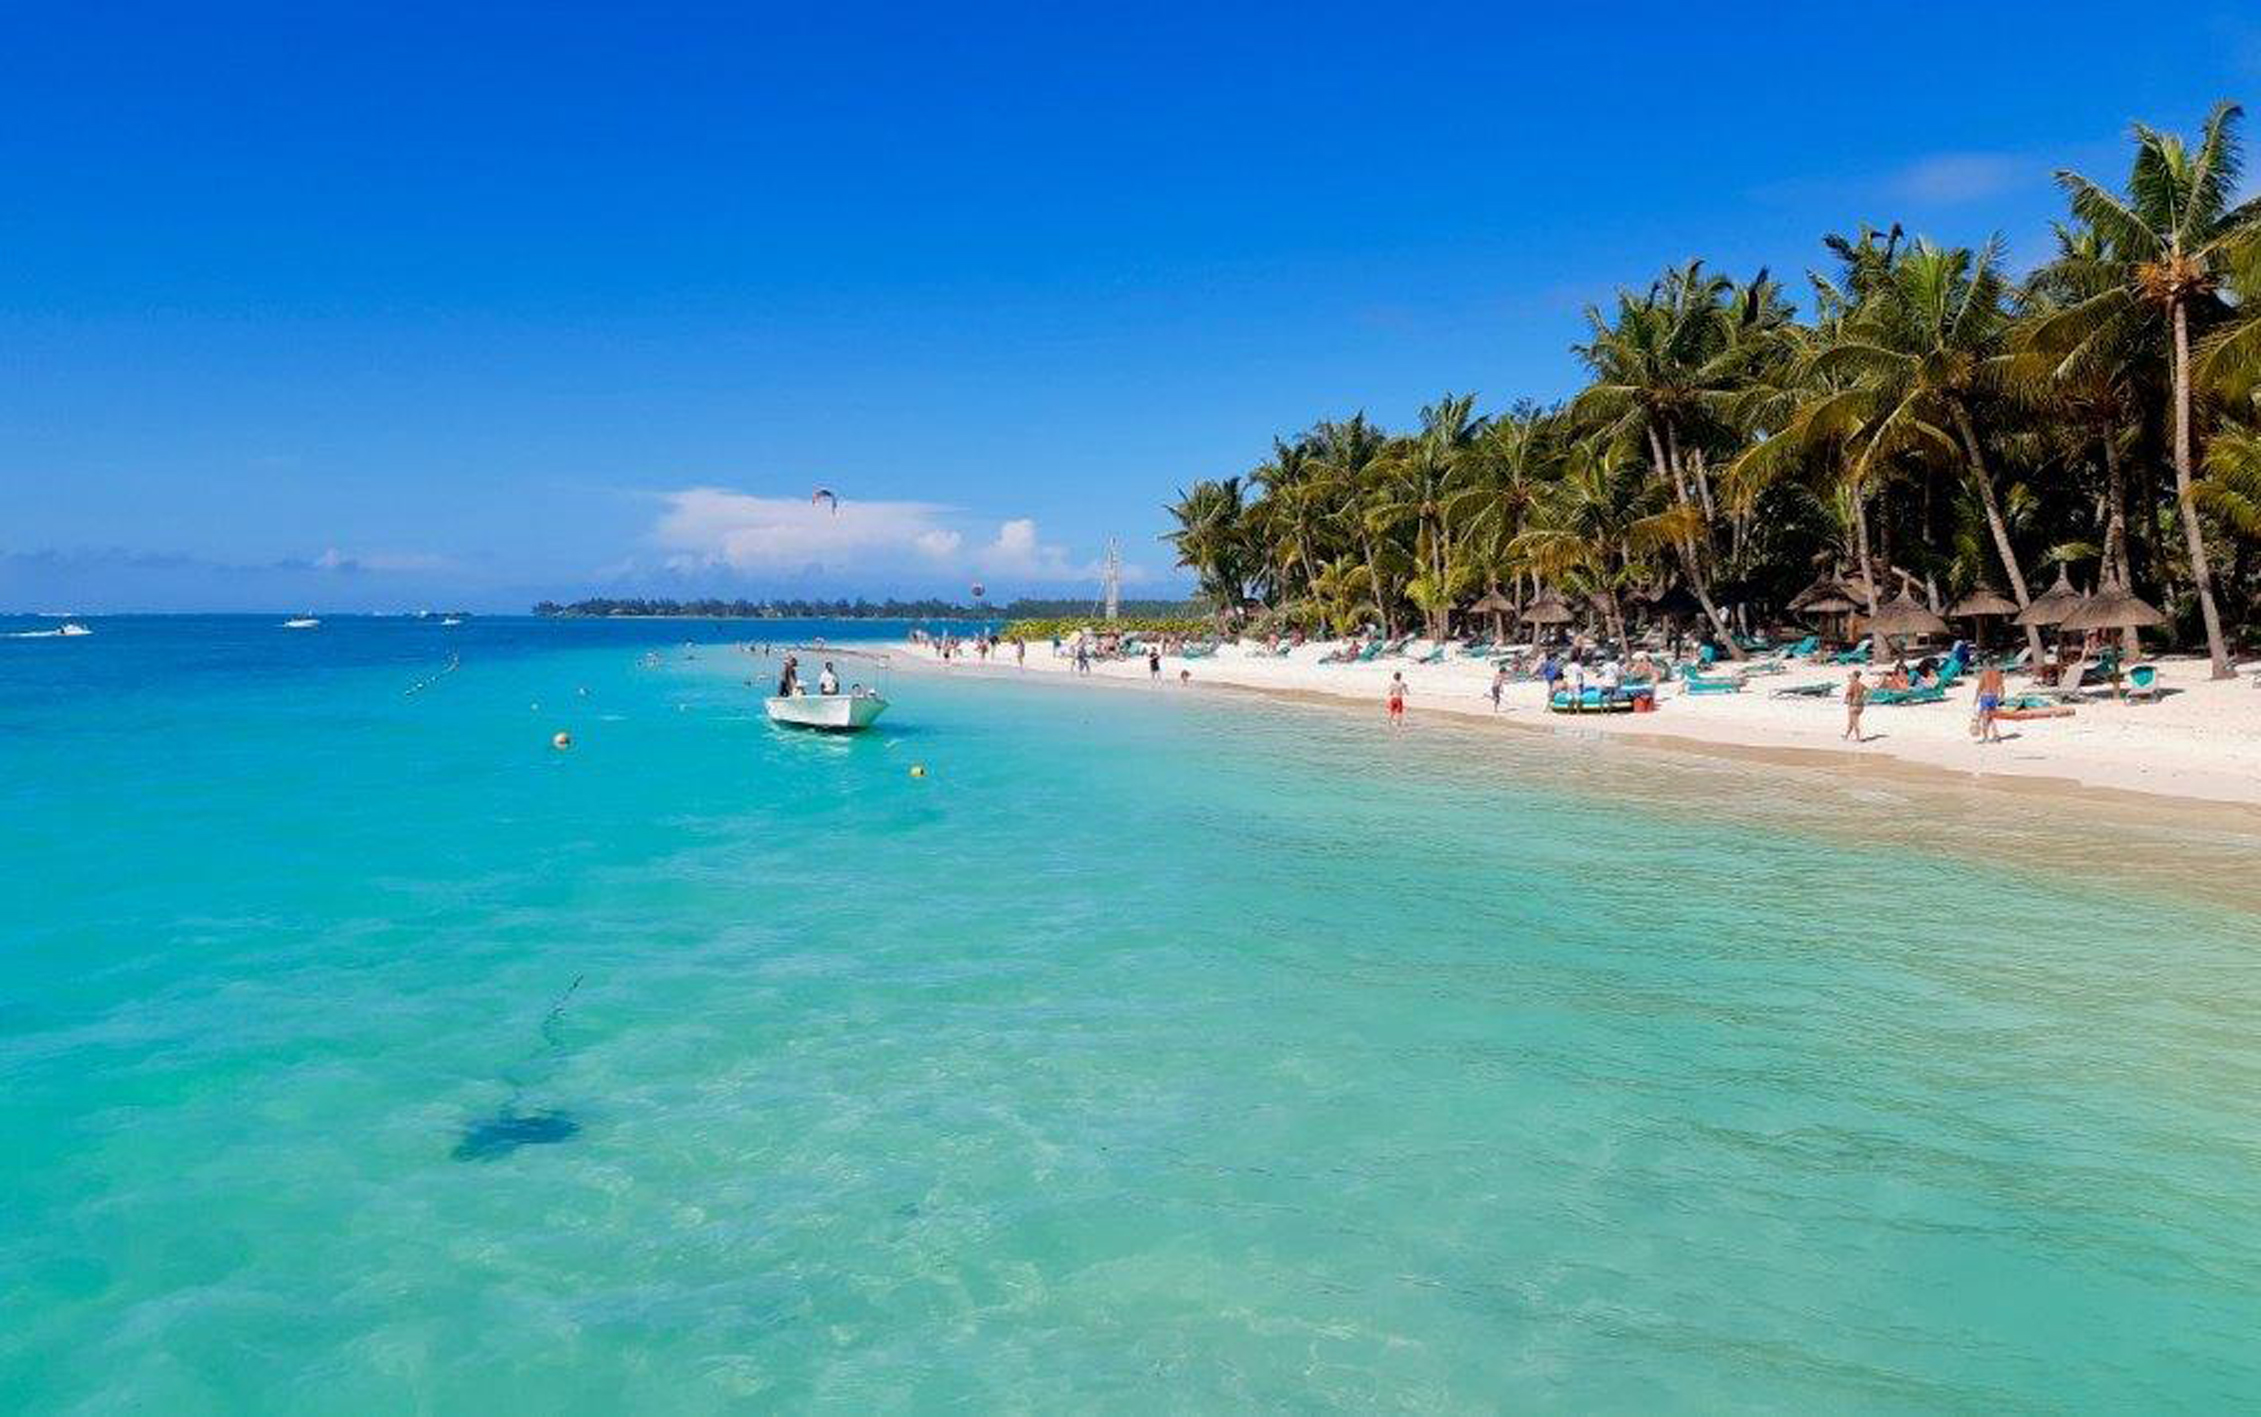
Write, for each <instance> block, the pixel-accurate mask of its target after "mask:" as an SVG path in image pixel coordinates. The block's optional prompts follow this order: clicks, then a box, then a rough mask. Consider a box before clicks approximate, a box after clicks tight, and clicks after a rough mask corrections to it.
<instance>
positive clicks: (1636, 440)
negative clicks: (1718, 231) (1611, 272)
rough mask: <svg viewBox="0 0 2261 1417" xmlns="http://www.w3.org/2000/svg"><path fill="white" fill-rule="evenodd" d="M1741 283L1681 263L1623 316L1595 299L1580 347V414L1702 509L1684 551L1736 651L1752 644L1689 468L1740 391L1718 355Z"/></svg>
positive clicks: (1624, 297)
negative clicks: (1744, 640)
mask: <svg viewBox="0 0 2261 1417" xmlns="http://www.w3.org/2000/svg"><path fill="white" fill-rule="evenodd" d="M1732 290H1733V286H1732V285H1731V283H1730V282H1728V281H1727V280H1726V279H1725V278H1723V277H1720V276H1715V275H1707V274H1705V273H1704V271H1703V267H1702V265H1701V263H1691V264H1690V265H1688V266H1686V267H1683V268H1680V269H1678V270H1675V271H1672V272H1670V273H1669V274H1667V275H1666V276H1665V277H1664V278H1662V279H1660V280H1659V281H1658V282H1657V283H1656V284H1655V285H1653V286H1651V287H1650V288H1649V290H1648V292H1647V293H1646V294H1643V295H1635V294H1633V293H1632V292H1630V291H1620V292H1619V293H1618V297H1617V309H1616V311H1615V313H1614V316H1604V315H1603V314H1602V312H1601V310H1600V309H1599V308H1597V307H1592V306H1589V307H1588V308H1587V311H1586V323H1587V325H1588V326H1589V327H1590V329H1591V331H1592V337H1591V338H1590V339H1589V340H1588V341H1587V342H1586V343H1584V344H1582V345H1577V346H1574V347H1573V348H1574V349H1575V352H1576V353H1577V354H1578V356H1579V357H1580V358H1581V359H1583V360H1584V361H1585V362H1586V365H1587V367H1588V368H1589V369H1590V370H1592V372H1593V375H1594V382H1593V383H1592V384H1589V385H1588V386H1587V387H1586V388H1585V390H1584V391H1582V392H1581V393H1580V394H1579V395H1578V397H1577V398H1576V399H1574V400H1573V401H1572V403H1571V413H1572V416H1573V417H1575V418H1577V419H1578V420H1579V421H1580V422H1582V423H1585V424H1587V425H1589V426H1593V427H1597V428H1603V429H1606V430H1607V432H1608V434H1609V436H1611V437H1613V438H1615V439H1617V440H1618V441H1619V442H1620V443H1621V444H1622V445H1623V446H1625V447H1626V448H1629V449H1643V450H1645V452H1646V455H1647V457H1648V460H1649V466H1650V469H1651V472H1652V475H1653V476H1654V477H1655V478H1656V480H1657V482H1658V484H1659V485H1660V486H1663V487H1666V488H1669V489H1670V491H1671V494H1672V497H1673V500H1674V502H1675V504H1676V505H1680V506H1686V507H1694V508H1697V509H1698V515H1697V516H1696V517H1695V518H1692V519H1690V518H1683V519H1682V524H1683V525H1685V526H1686V527H1687V528H1688V535H1687V537H1686V538H1685V539H1684V540H1683V542H1682V543H1681V544H1680V545H1679V547H1677V548H1676V549H1677V550H1678V552H1679V556H1680V562H1681V570H1682V572H1683V574H1684V575H1685V576H1686V577H1687V580H1688V587H1689V589H1690V591H1692V592H1693V593H1694V595H1695V597H1696V600H1697V602H1698V603H1699V604H1700V605H1702V607H1703V610H1704V615H1705V616H1706V618H1708V619H1709V620H1710V621H1711V622H1712V626H1713V629H1714V630H1715V631H1716V632H1717V633H1718V636H1719V638H1720V640H1721V642H1722V643H1724V644H1725V645H1726V646H1727V647H1728V650H1729V652H1730V653H1732V654H1734V655H1736V656H1737V657H1741V656H1742V654H1743V651H1742V649H1741V648H1740V647H1739V646H1738V645H1737V644H1736V643H1735V638H1734V636H1733V635H1732V634H1731V633H1730V632H1729V630H1728V626H1727V617H1726V616H1725V615H1723V614H1722V613H1720V609H1719V606H1718V605H1717V604H1716V603H1714V601H1713V599H1712V594H1711V581H1710V575H1709V572H1708V569H1707V567H1706V565H1705V561H1706V558H1707V556H1708V555H1709V547H1708V546H1706V545H1704V544H1703V543H1702V541H1701V540H1700V538H1699V533H1700V532H1702V531H1703V530H1704V528H1705V527H1706V526H1707V525H1708V521H1709V518H1708V516H1706V515H1705V514H1704V513H1703V511H1702V508H1703V507H1704V506H1705V505H1706V504H1707V503H1708V501H1709V492H1708V484H1707V485H1706V486H1704V487H1698V488H1696V489H1695V490H1694V491H1693V492H1692V491H1691V479H1690V476H1689V468H1688V453H1689V451H1690V445H1691V438H1690V435H1691V433H1692V432H1693V430H1694V429H1695V428H1696V427H1697V426H1698V425H1700V424H1703V423H1706V422H1709V421H1711V420H1713V419H1716V418H1719V417H1722V416H1723V415H1724V414H1725V413H1726V412H1727V411H1728V410H1729V408H1730V407H1731V406H1732V404H1733V402H1734V399H1735V396H1736V394H1737V392H1738V390H1737V389H1736V388H1734V387H1733V386H1731V385H1723V383H1722V382H1721V380H1720V377H1719V376H1720V372H1721V371H1720V369H1719V366H1718V365H1717V363H1716V362H1715V361H1716V359H1717V356H1718V355H1719V352H1720V349H1721V346H1722V345H1723V343H1724V342H1725V340H1726V337H1727V324H1726V320H1725V318H1724V314H1725V302H1726V300H1727V298H1728V296H1729V295H1730V294H1731V292H1732Z"/></svg>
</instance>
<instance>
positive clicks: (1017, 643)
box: [1013, 636, 1028, 669]
mask: <svg viewBox="0 0 2261 1417" xmlns="http://www.w3.org/2000/svg"><path fill="white" fill-rule="evenodd" d="M1013 667H1014V668H1015V669H1026V668H1028V641H1027V640H1024V639H1021V638H1020V637H1019V636H1015V637H1014V639H1013Z"/></svg>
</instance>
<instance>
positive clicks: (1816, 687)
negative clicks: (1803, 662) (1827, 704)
mask: <svg viewBox="0 0 2261 1417" xmlns="http://www.w3.org/2000/svg"><path fill="white" fill-rule="evenodd" d="M1767 697H1768V698H1771V699H1833V698H1835V697H1837V686H1836V685H1835V684H1832V683H1830V682H1829V681H1828V680H1826V679H1824V680H1823V681H1822V682H1820V683H1819V684H1786V685H1784V686H1783V687H1781V688H1779V689H1776V690H1775V691H1774V692H1773V693H1771V694H1769V695H1767Z"/></svg>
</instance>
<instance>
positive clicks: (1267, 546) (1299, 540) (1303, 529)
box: [1247, 438, 1328, 602]
mask: <svg viewBox="0 0 2261 1417" xmlns="http://www.w3.org/2000/svg"><path fill="white" fill-rule="evenodd" d="M1250 480H1251V481H1253V482H1255V483H1256V484H1258V485H1259V486H1260V487H1262V488H1263V493H1262V495H1261V496H1259V497H1258V498H1257V500H1256V501H1255V502H1253V503H1251V504H1250V505H1249V508H1248V516H1247V523H1248V526H1249V529H1250V532H1251V534H1252V535H1253V536H1255V537H1256V539H1257V543H1258V544H1257V545H1256V546H1255V547H1254V548H1253V549H1254V550H1255V551H1256V553H1257V554H1258V555H1259V556H1260V557H1261V558H1262V559H1263V560H1264V561H1265V563H1266V564H1267V565H1268V566H1269V567H1270V568H1271V579H1272V582H1273V584H1274V586H1275V588H1276V591H1277V595H1278V598H1279V599H1281V600H1283V601H1288V602H1294V601H1297V600H1302V599H1308V598H1309V596H1310V594H1311V587H1312V582H1313V581H1314V580H1315V579H1316V578H1317V576H1318V571H1319V565H1320V559H1319V553H1320V549H1321V538H1322V534H1323V530H1324V528H1323V523H1324V522H1325V519H1326V516H1327V513H1328V500H1327V485H1326V480H1325V478H1324V477H1322V476H1321V474H1320V470H1319V467H1318V460H1317V458H1316V457H1315V456H1314V455H1313V453H1312V449H1311V442H1310V440H1309V439H1307V438H1298V439H1296V440H1295V441H1294V442H1288V441H1285V440H1283V439H1279V438H1274V439H1273V440H1272V456H1271V457H1270V458H1269V459H1267V460H1266V461H1265V462H1264V463H1263V464H1262V465H1260V466H1259V467H1258V468H1257V469H1256V471H1255V472H1254V473H1252V474H1251V475H1250Z"/></svg>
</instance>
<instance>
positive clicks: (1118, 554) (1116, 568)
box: [1100, 536, 1123, 621]
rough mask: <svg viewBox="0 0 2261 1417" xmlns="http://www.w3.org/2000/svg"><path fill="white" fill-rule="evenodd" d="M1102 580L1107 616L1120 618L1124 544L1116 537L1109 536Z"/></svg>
mask: <svg viewBox="0 0 2261 1417" xmlns="http://www.w3.org/2000/svg"><path fill="white" fill-rule="evenodd" d="M1104 565H1105V566H1106V570H1105V571H1104V572H1102V576H1103V579H1102V580H1101V582H1100V585H1101V588H1102V591H1103V594H1104V596H1105V600H1106V608H1107V618H1108V620H1110V621H1114V620H1119V619H1121V618H1122V614H1123V545H1122V543H1121V542H1119V541H1117V540H1116V539H1115V538H1114V537H1111V536H1110V537H1108V538H1107V551H1106V556H1105V561H1104Z"/></svg>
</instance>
